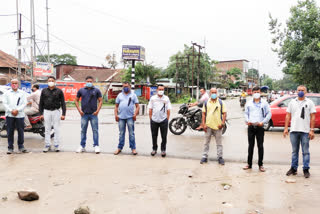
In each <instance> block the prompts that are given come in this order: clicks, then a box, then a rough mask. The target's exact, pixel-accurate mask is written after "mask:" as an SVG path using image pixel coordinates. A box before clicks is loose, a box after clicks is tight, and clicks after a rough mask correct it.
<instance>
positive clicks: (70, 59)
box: [36, 54, 77, 66]
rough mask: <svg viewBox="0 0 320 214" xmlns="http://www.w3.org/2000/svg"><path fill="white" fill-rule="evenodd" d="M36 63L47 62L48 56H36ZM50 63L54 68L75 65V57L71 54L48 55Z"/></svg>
mask: <svg viewBox="0 0 320 214" xmlns="http://www.w3.org/2000/svg"><path fill="white" fill-rule="evenodd" d="M36 60H37V62H47V61H48V55H38V56H37V57H36ZM50 62H51V63H52V64H53V65H54V66H56V65H59V64H65V65H77V57H76V56H72V55H71V54H61V55H59V54H50Z"/></svg>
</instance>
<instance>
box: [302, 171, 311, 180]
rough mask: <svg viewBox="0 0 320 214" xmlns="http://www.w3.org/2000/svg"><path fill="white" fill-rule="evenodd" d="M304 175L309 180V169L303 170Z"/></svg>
mask: <svg viewBox="0 0 320 214" xmlns="http://www.w3.org/2000/svg"><path fill="white" fill-rule="evenodd" d="M303 175H304V177H305V178H309V177H310V172H309V169H304V170H303Z"/></svg>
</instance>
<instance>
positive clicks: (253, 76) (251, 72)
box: [247, 68, 259, 79]
mask: <svg viewBox="0 0 320 214" xmlns="http://www.w3.org/2000/svg"><path fill="white" fill-rule="evenodd" d="M247 76H248V78H250V79H258V78H259V71H258V70H257V69H255V68H250V69H249V70H248V73H247Z"/></svg>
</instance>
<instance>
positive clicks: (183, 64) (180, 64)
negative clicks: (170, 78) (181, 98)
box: [176, 55, 189, 96]
mask: <svg viewBox="0 0 320 214" xmlns="http://www.w3.org/2000/svg"><path fill="white" fill-rule="evenodd" d="M185 58H187V59H188V64H187V63H185V62H184V61H180V62H179V60H184V59H185ZM185 65H187V66H188V67H189V55H188V56H187V57H178V56H176V70H177V72H176V96H177V89H178V79H179V67H180V68H181V67H183V66H185ZM187 72H188V74H187V79H188V80H189V78H188V75H189V68H188V71H187ZM188 85H189V84H188ZM179 86H180V89H181V84H179Z"/></svg>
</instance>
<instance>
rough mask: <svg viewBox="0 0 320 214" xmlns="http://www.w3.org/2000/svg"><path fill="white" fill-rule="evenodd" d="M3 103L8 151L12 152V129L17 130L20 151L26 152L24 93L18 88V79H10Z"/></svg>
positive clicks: (25, 102)
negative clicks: (9, 87) (9, 85)
mask: <svg viewBox="0 0 320 214" xmlns="http://www.w3.org/2000/svg"><path fill="white" fill-rule="evenodd" d="M2 101H3V105H4V108H5V110H6V123H7V133H8V152H7V154H8V155H9V154H12V153H13V140H14V130H15V128H16V129H17V131H18V147H19V151H20V152H22V153H25V152H27V150H26V149H25V148H24V145H23V143H24V130H23V129H24V116H25V114H24V108H25V107H26V105H27V98H26V93H25V92H23V91H22V90H19V81H18V80H17V79H13V80H11V89H9V90H8V91H6V93H4V95H3V98H2Z"/></svg>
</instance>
